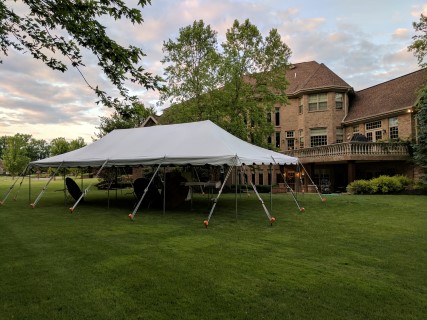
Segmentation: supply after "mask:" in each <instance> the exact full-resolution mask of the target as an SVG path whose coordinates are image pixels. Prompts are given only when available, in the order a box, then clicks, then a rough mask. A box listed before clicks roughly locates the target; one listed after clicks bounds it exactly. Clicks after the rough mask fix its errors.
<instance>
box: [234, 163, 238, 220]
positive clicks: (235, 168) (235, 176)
mask: <svg viewBox="0 0 427 320" xmlns="http://www.w3.org/2000/svg"><path fill="white" fill-rule="evenodd" d="M234 179H235V188H236V190H235V193H234V198H235V199H234V200H235V202H236V220H237V186H238V184H237V179H238V176H237V166H236V167H234Z"/></svg>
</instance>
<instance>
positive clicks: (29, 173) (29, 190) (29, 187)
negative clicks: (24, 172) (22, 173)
mask: <svg viewBox="0 0 427 320" xmlns="http://www.w3.org/2000/svg"><path fill="white" fill-rule="evenodd" d="M28 203H31V168H30V170H28Z"/></svg>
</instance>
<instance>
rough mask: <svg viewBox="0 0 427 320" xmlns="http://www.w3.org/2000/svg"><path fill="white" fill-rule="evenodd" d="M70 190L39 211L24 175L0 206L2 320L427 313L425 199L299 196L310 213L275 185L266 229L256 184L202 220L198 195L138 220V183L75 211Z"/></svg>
mask: <svg viewBox="0 0 427 320" xmlns="http://www.w3.org/2000/svg"><path fill="white" fill-rule="evenodd" d="M45 182H46V181H37V180H32V183H31V192H32V194H31V199H32V201H33V200H34V199H35V198H36V196H37V194H38V192H40V190H41V189H42V188H43V185H44V183H45ZM77 182H78V183H80V182H79V181H77ZM88 183H89V182H88V181H87V180H86V181H85V185H87V184H88ZM10 184H11V180H10V179H9V180H6V179H5V178H3V177H1V178H0V196H1V197H2V198H3V195H4V193H5V192H6V191H7V189H8V187H9V186H10ZM17 187H18V184H17V185H16V187H15V189H16V188H17ZM62 188H63V181H62V179H60V180H57V181H54V182H52V184H51V185H50V186H49V188H48V190H47V192H46V194H45V195H44V197H43V198H42V199H41V200H40V202H39V203H38V205H37V207H36V208H35V209H31V208H30V206H29V203H30V202H29V191H28V181H27V180H25V182H24V183H23V185H22V189H21V191H20V193H19V197H18V199H17V201H13V195H14V193H12V194H11V195H10V196H9V198H8V200H7V201H6V203H5V204H4V205H3V206H1V207H0V319H2V320H3V319H197V320H199V319H426V316H427V197H425V196H350V195H338V196H333V195H330V196H325V197H326V198H327V201H326V202H325V203H323V202H321V201H320V199H319V197H318V196H317V195H309V194H305V195H301V194H300V195H299V199H300V200H301V204H302V206H303V207H305V212H304V213H300V212H299V211H298V208H297V207H296V205H295V204H294V202H293V200H292V198H291V196H290V195H289V194H281V195H274V196H273V210H272V215H273V216H275V217H276V219H277V222H276V223H275V224H274V225H273V226H270V224H269V221H268V219H267V217H266V215H265V213H264V211H263V209H262V207H261V205H260V203H259V201H258V200H257V199H256V197H255V195H254V194H252V195H250V196H246V195H242V196H238V207H239V212H238V216H237V219H236V215H235V196H234V194H233V195H229V194H226V195H223V196H222V197H221V199H220V200H219V202H218V205H217V208H216V210H215V212H214V214H213V216H212V219H211V221H210V224H209V227H208V228H207V229H206V228H204V226H203V220H205V219H206V218H207V216H208V213H209V209H210V202H209V200H208V199H207V198H206V197H202V196H201V195H199V196H197V197H195V199H194V203H193V210H191V208H190V205H189V204H187V205H186V206H185V207H183V208H182V209H180V210H174V211H167V212H166V213H165V214H163V213H162V211H161V210H160V211H158V210H151V211H149V210H139V212H138V214H137V216H136V218H135V220H134V221H130V220H129V218H128V214H129V213H130V212H131V211H132V207H133V204H134V199H133V198H132V195H131V194H129V192H130V190H125V191H122V192H120V191H119V192H118V195H117V199H116V194H115V192H112V193H111V194H110V203H109V206H108V201H107V194H106V192H105V191H98V190H96V188H92V189H91V191H90V192H89V194H88V195H87V197H86V201H85V202H84V203H82V204H80V205H79V206H78V207H77V208H76V210H75V212H74V213H73V214H70V213H69V210H68V208H69V207H71V206H72V205H73V204H74V203H73V202H72V201H70V200H66V201H65V200H64V193H63V192H62V191H60V190H61V189H62ZM15 189H14V190H15ZM262 196H263V198H264V201H265V202H266V205H267V207H268V208H269V206H270V204H269V195H262ZM64 202H65V203H64Z"/></svg>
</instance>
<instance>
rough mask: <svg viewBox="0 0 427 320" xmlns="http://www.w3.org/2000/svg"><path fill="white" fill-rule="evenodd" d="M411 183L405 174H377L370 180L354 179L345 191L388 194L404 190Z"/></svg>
mask: <svg viewBox="0 0 427 320" xmlns="http://www.w3.org/2000/svg"><path fill="white" fill-rule="evenodd" d="M410 184H411V180H410V179H409V178H408V177H405V176H393V177H390V176H379V177H377V178H374V179H371V180H355V181H353V182H352V183H350V184H349V185H348V186H347V191H348V192H349V193H353V194H375V193H381V194H388V193H399V192H402V191H404V190H405V189H406V188H407V187H408V186H409V185H410Z"/></svg>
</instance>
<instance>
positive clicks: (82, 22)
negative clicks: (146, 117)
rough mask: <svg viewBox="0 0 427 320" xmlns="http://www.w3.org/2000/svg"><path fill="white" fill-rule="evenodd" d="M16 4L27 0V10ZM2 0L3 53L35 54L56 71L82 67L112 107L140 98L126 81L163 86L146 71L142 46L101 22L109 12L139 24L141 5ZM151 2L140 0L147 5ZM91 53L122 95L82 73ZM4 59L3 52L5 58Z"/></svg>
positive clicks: (117, 0) (113, 0)
mask: <svg viewBox="0 0 427 320" xmlns="http://www.w3.org/2000/svg"><path fill="white" fill-rule="evenodd" d="M13 2H15V3H18V2H22V3H24V4H25V5H26V9H28V11H27V13H26V14H22V13H16V12H15V11H14V9H13ZM13 2H12V1H8V2H6V1H5V0H0V53H1V55H3V56H7V55H8V52H9V50H10V48H13V49H15V50H18V51H21V52H29V53H30V54H31V55H32V56H33V57H34V58H35V59H37V60H40V61H42V62H43V63H44V64H45V65H47V66H48V67H49V68H51V69H53V70H59V71H61V72H65V71H67V69H68V67H67V65H68V64H71V66H72V67H74V68H76V69H77V70H78V71H79V73H80V74H81V75H82V77H83V79H84V80H85V81H86V83H87V85H88V86H89V87H90V88H91V89H92V90H93V91H94V92H95V93H96V95H97V96H98V98H99V101H97V103H102V104H104V105H106V106H109V107H112V106H115V105H117V104H119V103H125V104H132V102H134V101H137V98H136V97H135V96H130V94H129V90H128V89H127V88H126V86H125V82H127V81H130V82H132V83H135V84H138V85H141V86H143V87H145V88H146V89H147V90H150V89H153V90H154V89H160V87H161V85H160V82H161V79H160V78H159V77H157V76H154V75H152V74H151V73H149V72H146V71H145V70H144V68H143V67H142V66H139V65H138V64H139V63H140V61H141V60H142V58H143V57H144V56H145V54H144V53H143V52H142V50H141V49H140V48H137V47H135V46H132V45H130V46H129V47H127V48H126V47H123V46H121V45H120V44H118V43H117V42H116V41H114V40H113V39H111V38H110V37H109V36H108V35H107V33H106V27H105V26H104V25H102V24H101V23H100V22H99V21H98V20H99V19H100V18H102V17H106V16H109V17H111V18H113V19H114V20H119V19H126V20H129V21H130V22H131V23H133V24H141V23H142V22H143V19H142V14H141V11H140V9H135V8H129V7H128V6H127V5H126V3H125V2H124V1H122V0H92V1H89V0H58V1H51V0H22V1H17V0H15V1H13ZM147 4H151V1H150V0H139V1H138V6H140V7H141V8H143V7H144V6H145V5H147ZM83 48H85V49H88V50H89V51H91V52H92V53H93V54H94V55H95V56H96V58H97V60H98V65H99V67H100V68H101V69H102V71H103V72H104V74H105V75H106V77H107V78H108V79H109V80H110V81H111V83H112V84H113V85H114V86H115V87H116V88H117V89H118V91H119V93H120V96H121V99H119V98H118V97H116V98H113V97H111V96H109V95H108V94H107V93H106V92H105V91H103V90H101V89H100V88H99V87H98V86H94V85H92V84H90V83H89V82H88V81H87V80H86V78H85V77H84V74H83V72H82V67H84V66H85V64H84V61H83V58H82V52H81V50H82V49H83ZM0 63H2V56H0Z"/></svg>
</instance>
